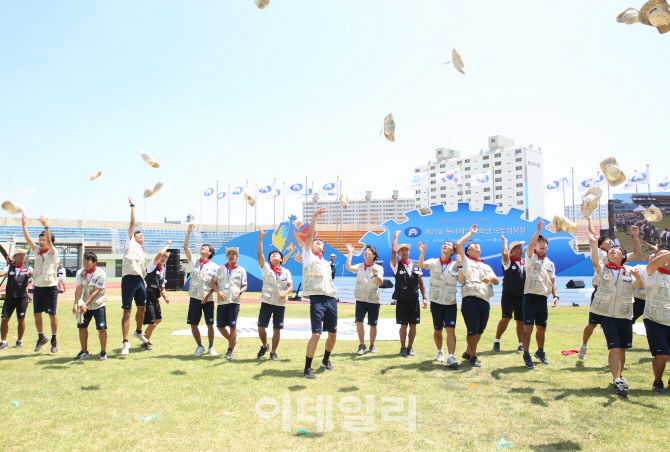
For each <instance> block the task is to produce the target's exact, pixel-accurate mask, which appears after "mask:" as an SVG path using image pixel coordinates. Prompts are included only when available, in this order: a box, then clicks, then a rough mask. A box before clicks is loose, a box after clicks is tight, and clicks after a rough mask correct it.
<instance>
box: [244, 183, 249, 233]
mask: <svg viewBox="0 0 670 452" xmlns="http://www.w3.org/2000/svg"><path fill="white" fill-rule="evenodd" d="M248 186H249V179H247V185H246V186H245V190H246V187H248ZM244 201H245V202H244V233H245V234H246V233H247V207H248V206H249V203H248V202H246V197H245V199H244Z"/></svg>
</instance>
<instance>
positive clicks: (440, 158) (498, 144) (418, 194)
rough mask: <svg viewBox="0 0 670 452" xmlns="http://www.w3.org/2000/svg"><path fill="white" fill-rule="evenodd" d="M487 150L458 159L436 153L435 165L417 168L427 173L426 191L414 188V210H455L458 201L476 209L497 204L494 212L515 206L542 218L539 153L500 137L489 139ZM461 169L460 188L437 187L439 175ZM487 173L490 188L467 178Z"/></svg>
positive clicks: (447, 151)
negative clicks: (425, 208) (490, 182)
mask: <svg viewBox="0 0 670 452" xmlns="http://www.w3.org/2000/svg"><path fill="white" fill-rule="evenodd" d="M488 147H489V148H488V149H487V150H485V151H479V152H478V153H475V154H470V155H466V156H461V155H460V152H458V151H455V150H453V149H446V148H440V149H436V150H435V157H436V158H437V161H436V162H428V164H427V165H426V164H424V165H418V166H416V167H415V168H414V172H415V173H421V172H423V171H426V170H428V171H429V177H428V189H425V188H420V189H419V188H416V189H415V190H414V195H415V196H414V200H415V205H416V207H428V206H434V205H438V204H443V205H445V206H446V208H447V210H456V208H457V203H458V202H469V203H471V204H472V205H473V207H475V208H479V207H481V206H482V205H483V204H484V203H492V204H494V203H495V204H497V205H498V208H497V210H496V211H497V212H507V211H508V210H509V208H511V207H514V208H517V209H520V210H523V211H525V212H526V213H527V218H528V219H530V220H533V219H535V218H537V217H539V216H543V215H544V177H543V163H542V152H541V151H540V149H539V148H538V149H534V148H533V145H529V146H528V147H526V146H515V145H514V141H513V140H512V139H510V138H505V137H502V136H499V135H496V136H492V137H489V139H488ZM457 168H460V169H461V172H462V177H463V184H462V185H455V184H447V185H440V183H439V181H438V179H437V178H438V177H439V175H440V174H441V173H445V172H447V171H450V170H453V169H457ZM483 173H487V174H488V175H489V176H490V177H491V178H492V180H493V183H492V185H491V186H490V187H482V186H479V185H475V184H470V181H469V179H472V178H473V177H475V176H477V175H479V174H483Z"/></svg>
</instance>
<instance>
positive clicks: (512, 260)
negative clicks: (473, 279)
mask: <svg viewBox="0 0 670 452" xmlns="http://www.w3.org/2000/svg"><path fill="white" fill-rule="evenodd" d="M502 239H503V249H502V267H503V290H502V297H501V299H500V306H501V307H502V319H500V322H498V329H497V331H496V338H495V340H494V341H493V351H494V352H499V351H500V338H501V337H502V335H503V333H504V332H505V330H506V329H507V325H508V324H509V321H510V320H512V317H514V320H515V321H516V335H517V338H518V339H519V345H518V347H517V350H520V351H523V344H522V343H521V337H522V336H523V310H522V308H523V288H524V284H525V282H526V271H525V269H524V266H523V245H524V243H526V242H512V244H511V245H510V246H509V247H508V245H507V239H506V238H505V236H504V235H503V236H502Z"/></svg>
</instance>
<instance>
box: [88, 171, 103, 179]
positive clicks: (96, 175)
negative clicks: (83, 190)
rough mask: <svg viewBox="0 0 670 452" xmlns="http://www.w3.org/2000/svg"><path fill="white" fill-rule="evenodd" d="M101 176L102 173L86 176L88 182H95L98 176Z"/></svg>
mask: <svg viewBox="0 0 670 452" xmlns="http://www.w3.org/2000/svg"><path fill="white" fill-rule="evenodd" d="M101 174H102V171H98V172H97V173H94V174H91V175H90V176H88V180H96V179H97V178H98V177H100V175H101Z"/></svg>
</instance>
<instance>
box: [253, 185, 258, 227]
mask: <svg viewBox="0 0 670 452" xmlns="http://www.w3.org/2000/svg"><path fill="white" fill-rule="evenodd" d="M257 193H258V184H254V194H257ZM256 207H258V196H256V202H255V203H254V227H255V228H257V227H258V216H257V215H256V212H257V209H256ZM252 232H253V231H252Z"/></svg>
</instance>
